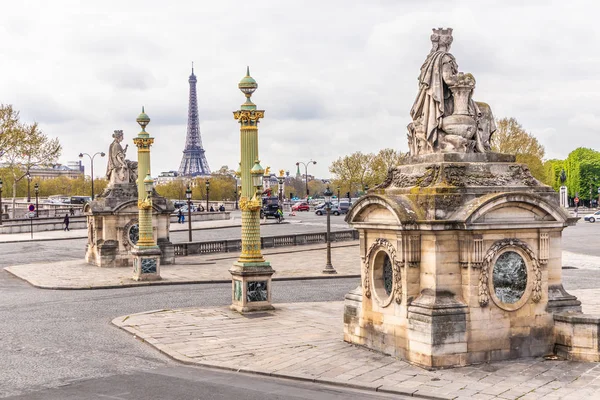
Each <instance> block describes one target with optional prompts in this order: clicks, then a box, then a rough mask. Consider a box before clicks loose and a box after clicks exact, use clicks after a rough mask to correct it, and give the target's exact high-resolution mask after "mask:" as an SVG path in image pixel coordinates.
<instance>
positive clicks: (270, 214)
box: [260, 204, 279, 218]
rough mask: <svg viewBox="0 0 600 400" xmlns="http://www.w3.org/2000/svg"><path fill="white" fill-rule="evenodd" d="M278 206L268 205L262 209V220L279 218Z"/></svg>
mask: <svg viewBox="0 0 600 400" xmlns="http://www.w3.org/2000/svg"><path fill="white" fill-rule="evenodd" d="M278 209H279V205H278V204H267V205H265V206H264V207H263V208H261V209H260V218H277V210H278Z"/></svg>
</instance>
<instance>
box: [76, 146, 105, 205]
mask: <svg viewBox="0 0 600 400" xmlns="http://www.w3.org/2000/svg"><path fill="white" fill-rule="evenodd" d="M98 154H99V155H100V157H104V156H105V155H106V154H105V153H104V152H102V151H99V152H97V153H94V155H93V156H90V155H89V154H88V153H79V158H83V156H88V158H89V159H90V172H91V176H92V200H94V157H96V156H97V155H98Z"/></svg>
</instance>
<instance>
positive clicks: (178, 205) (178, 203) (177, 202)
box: [173, 200, 187, 209]
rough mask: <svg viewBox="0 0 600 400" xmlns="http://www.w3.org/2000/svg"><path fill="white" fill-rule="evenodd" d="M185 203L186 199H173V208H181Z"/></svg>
mask: <svg viewBox="0 0 600 400" xmlns="http://www.w3.org/2000/svg"><path fill="white" fill-rule="evenodd" d="M186 204H187V201H184V200H175V201H174V202H173V207H175V209H178V208H181V207H183V206H185V205H186Z"/></svg>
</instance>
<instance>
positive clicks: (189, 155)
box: [179, 63, 210, 177]
mask: <svg viewBox="0 0 600 400" xmlns="http://www.w3.org/2000/svg"><path fill="white" fill-rule="evenodd" d="M188 82H189V83H190V103H189V106H188V123H187V136H186V138H185V149H184V150H183V157H182V158H181V165H180V166H179V176H185V177H192V176H208V175H210V168H209V167H208V161H206V156H205V155H204V148H202V139H201V138H200V121H199V118H198V98H197V96H196V82H197V80H196V75H194V63H192V74H191V75H190V78H189V80H188Z"/></svg>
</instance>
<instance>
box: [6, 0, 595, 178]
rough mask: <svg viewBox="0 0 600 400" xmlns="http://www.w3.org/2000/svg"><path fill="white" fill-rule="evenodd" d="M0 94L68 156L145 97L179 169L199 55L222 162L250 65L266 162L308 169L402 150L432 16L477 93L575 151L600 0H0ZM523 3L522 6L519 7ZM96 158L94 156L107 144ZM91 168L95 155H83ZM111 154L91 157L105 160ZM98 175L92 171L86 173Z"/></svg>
mask: <svg viewBox="0 0 600 400" xmlns="http://www.w3.org/2000/svg"><path fill="white" fill-rule="evenodd" d="M0 4H1V6H2V8H1V9H2V12H0V39H1V40H0V60H1V62H0V72H1V73H0V103H9V104H13V106H14V107H15V108H16V109H18V110H20V111H21V118H22V120H23V121H25V122H32V121H37V122H38V123H39V124H40V126H41V128H42V130H43V131H44V132H45V133H46V134H48V135H49V136H52V137H58V138H59V139H60V141H61V143H62V145H63V155H62V156H61V159H60V161H61V162H63V163H66V162H67V161H71V160H77V159H78V158H77V155H78V154H79V152H88V153H93V152H96V151H107V150H108V146H109V144H110V142H111V141H112V138H111V134H112V132H113V130H115V129H122V130H124V132H125V142H126V143H129V144H130V149H129V152H128V158H131V159H134V160H135V159H136V158H137V156H136V155H135V152H134V150H135V147H134V146H133V143H132V138H133V137H134V136H135V135H137V133H138V131H139V127H138V125H137V124H136V122H135V118H136V116H137V115H138V114H139V112H140V111H141V107H142V105H144V106H145V107H146V112H147V113H148V115H149V116H150V118H151V119H152V122H151V124H150V125H149V127H148V131H149V132H150V133H151V134H152V135H153V136H154V137H155V146H154V147H153V152H152V173H153V175H157V174H158V173H159V172H161V171H168V170H177V169H178V168H179V164H180V161H181V156H182V150H183V148H184V144H185V135H186V124H187V104H188V91H189V85H188V76H189V75H190V66H191V62H192V61H194V62H195V72H196V75H197V76H198V105H199V113H200V130H201V135H202V141H203V144H204V148H205V150H206V157H207V159H208V162H209V165H210V167H211V169H212V170H217V169H219V168H220V167H221V166H222V165H228V166H230V167H233V168H234V169H235V167H236V166H237V162H238V159H239V126H238V125H237V123H236V121H235V120H234V119H233V116H232V111H234V110H236V109H237V108H238V107H239V105H240V104H241V103H242V102H243V101H244V98H243V95H242V94H241V93H240V92H239V90H238V89H237V83H238V82H239V80H240V79H241V78H242V77H243V76H244V75H245V69H246V65H249V66H250V70H251V74H252V76H253V77H254V78H255V79H256V80H257V81H258V84H259V88H258V90H257V91H256V93H255V94H254V96H253V100H254V102H255V103H256V104H257V105H258V107H259V108H261V109H264V110H266V113H265V119H264V120H263V122H262V124H261V127H260V131H259V132H260V155H261V160H262V164H263V166H266V165H270V166H271V167H272V169H273V170H279V169H286V170H290V171H291V172H292V173H294V172H295V169H296V166H295V162H296V161H308V160H310V159H313V160H316V161H317V162H318V164H317V165H316V166H311V167H310V168H309V173H314V174H316V175H317V176H321V177H325V176H328V175H329V174H328V166H329V165H330V164H331V162H332V161H334V160H335V159H337V158H338V157H340V156H343V155H346V154H350V153H352V152H354V151H358V150H360V151H363V152H377V151H378V150H379V149H381V148H385V147H393V148H396V149H399V150H402V151H407V143H406V125H407V124H408V122H409V120H410V119H409V110H410V107H411V105H412V103H413V101H414V98H415V95H416V92H417V80H416V79H417V76H418V74H419V68H420V66H421V64H422V62H423V60H424V59H425V57H426V56H427V54H428V52H429V49H430V47H431V45H430V42H429V36H430V34H431V28H433V27H442V26H443V27H452V28H454V44H453V47H452V53H453V54H454V56H455V57H456V59H457V62H458V65H459V68H460V70H461V71H464V72H471V73H472V74H473V75H474V76H475V78H476V80H477V87H476V90H475V96H474V97H475V99H476V100H478V101H485V102H487V103H489V104H490V105H491V107H492V110H493V112H494V114H495V116H496V117H497V118H502V117H515V118H517V120H518V121H519V122H520V123H521V124H522V125H523V126H524V127H525V128H526V129H527V130H528V131H530V132H531V133H533V134H534V135H535V136H536V137H537V138H538V139H539V140H540V142H541V143H542V144H543V145H544V146H545V148H546V158H564V157H566V156H567V154H568V153H569V152H570V151H571V150H573V149H575V148H576V147H579V146H586V147H596V148H598V146H597V145H596V144H597V141H598V138H599V136H598V133H599V129H600V128H599V127H600V106H599V104H600V68H599V67H600V52H599V51H598V48H599V47H600V25H599V24H598V23H597V15H598V13H599V12H600V5H599V4H600V3H598V2H596V1H592V0H590V1H587V2H586V1H574V0H571V1H569V2H567V1H564V0H560V1H532V0H529V1H527V2H525V1H481V0H477V1H450V0H444V1H424V0H421V1H412V0H411V1H408V0H406V1H405V0H380V1H377V0H364V1H351V0H316V1H294V2H292V1H277V0H269V1H267V0H264V1H261V0H255V1H229V0H219V1H206V0H195V1H184V0H177V1H175V0H172V1H165V0H162V1H152V0H145V1H132V0H127V1H123V0H120V1H108V0H104V1H94V2H91V1H63V0H55V1H25V0H23V1H9V0H0ZM523 4H526V5H523ZM96 160H98V157H97V158H96ZM85 165H86V171H87V170H88V169H87V168H88V166H89V161H86V162H85ZM104 170H105V161H104V159H101V160H100V161H96V171H101V173H103V171H104ZM86 173H87V172H86Z"/></svg>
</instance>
